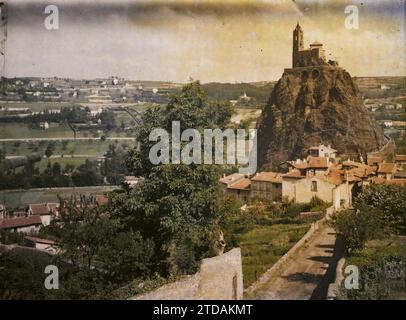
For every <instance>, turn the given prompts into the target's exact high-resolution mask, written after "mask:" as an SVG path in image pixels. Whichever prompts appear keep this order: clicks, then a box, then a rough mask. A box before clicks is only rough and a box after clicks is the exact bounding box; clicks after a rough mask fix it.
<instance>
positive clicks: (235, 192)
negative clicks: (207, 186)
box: [227, 178, 251, 202]
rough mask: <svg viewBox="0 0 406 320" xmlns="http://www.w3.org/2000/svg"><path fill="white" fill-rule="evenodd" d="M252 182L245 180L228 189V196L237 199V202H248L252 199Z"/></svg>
mask: <svg viewBox="0 0 406 320" xmlns="http://www.w3.org/2000/svg"><path fill="white" fill-rule="evenodd" d="M250 187H251V180H250V179H248V178H243V179H240V180H238V181H237V182H235V183H233V184H231V185H229V186H228V187H227V194H228V195H231V196H233V197H235V198H236V199H237V200H241V201H243V202H247V201H248V199H249V197H250V190H251V188H250Z"/></svg>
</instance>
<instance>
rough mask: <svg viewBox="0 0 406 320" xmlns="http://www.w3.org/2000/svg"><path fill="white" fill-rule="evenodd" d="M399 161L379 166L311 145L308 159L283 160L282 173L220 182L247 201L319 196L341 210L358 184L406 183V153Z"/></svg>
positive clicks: (300, 199)
mask: <svg viewBox="0 0 406 320" xmlns="http://www.w3.org/2000/svg"><path fill="white" fill-rule="evenodd" d="M396 161H397V162H396V163H385V162H382V163H378V164H377V165H369V164H365V163H363V162H357V161H352V160H349V159H348V160H345V161H341V159H340V158H338V157H337V151H336V150H334V149H332V148H331V147H330V146H324V145H320V146H317V147H312V148H310V149H309V156H308V157H307V158H306V159H303V160H301V159H297V160H295V161H286V162H284V163H282V164H281V166H280V168H281V172H259V173H256V174H255V175H253V176H249V177H247V176H244V175H242V174H239V173H234V174H231V175H228V176H223V177H222V178H221V179H220V185H221V188H222V191H223V193H224V194H228V195H231V196H234V197H235V198H236V199H239V200H241V201H243V202H246V201H248V199H249V198H256V197H257V198H265V199H270V200H273V201H282V200H286V201H293V202H297V203H307V202H309V201H311V199H312V198H313V197H318V198H320V199H321V200H323V201H325V202H328V203H331V204H333V205H334V207H335V208H336V209H338V208H340V207H349V206H351V204H352V203H351V202H352V192H353V189H354V187H355V186H359V187H362V186H364V185H368V184H371V183H373V184H394V185H406V179H405V178H406V177H405V175H404V174H403V173H398V170H399V169H400V168H401V166H402V165H403V164H404V163H405V161H406V156H405V155H398V156H397V157H396Z"/></svg>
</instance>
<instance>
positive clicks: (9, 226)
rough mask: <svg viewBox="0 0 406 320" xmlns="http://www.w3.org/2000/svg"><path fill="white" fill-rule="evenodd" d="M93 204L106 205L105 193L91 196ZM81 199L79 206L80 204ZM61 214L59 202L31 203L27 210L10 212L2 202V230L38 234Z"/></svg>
mask: <svg viewBox="0 0 406 320" xmlns="http://www.w3.org/2000/svg"><path fill="white" fill-rule="evenodd" d="M89 201H90V204H91V205H106V204H107V203H108V198H107V197H106V196H105V195H93V196H90V198H89ZM80 205H81V204H80V201H78V202H77V206H80ZM58 216H59V203H34V204H29V205H28V206H27V207H26V208H25V210H22V211H14V212H12V213H8V212H7V209H6V208H5V206H4V205H1V204H0V230H7V231H11V232H22V233H25V234H36V233H37V232H38V231H39V230H40V229H41V227H43V226H48V225H50V224H51V222H52V221H53V220H54V219H55V218H57V217H58Z"/></svg>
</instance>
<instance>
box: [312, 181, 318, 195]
mask: <svg viewBox="0 0 406 320" xmlns="http://www.w3.org/2000/svg"><path fill="white" fill-rule="evenodd" d="M311 191H312V192H317V181H312V186H311Z"/></svg>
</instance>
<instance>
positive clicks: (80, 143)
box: [0, 140, 134, 157]
mask: <svg viewBox="0 0 406 320" xmlns="http://www.w3.org/2000/svg"><path fill="white" fill-rule="evenodd" d="M52 143H53V145H54V151H53V154H55V155H64V157H70V156H71V155H72V154H76V155H89V156H93V157H97V156H102V155H104V153H105V152H106V151H107V149H108V147H109V145H110V144H111V143H114V144H117V145H120V146H122V147H126V146H129V147H131V146H132V145H134V143H133V142H131V141H119V140H117V141H115V140H113V141H111V140H109V141H101V140H89V141H87V140H77V141H64V142H61V141H53V142H52ZM48 144H49V142H47V141H38V142H24V141H21V142H20V141H18V142H15V141H7V142H0V149H2V150H3V151H5V152H6V155H7V156H24V155H28V154H31V153H39V154H44V153H45V150H46V148H47V146H48Z"/></svg>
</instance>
